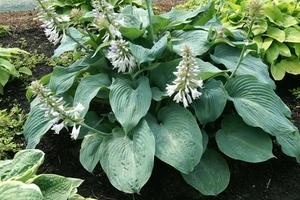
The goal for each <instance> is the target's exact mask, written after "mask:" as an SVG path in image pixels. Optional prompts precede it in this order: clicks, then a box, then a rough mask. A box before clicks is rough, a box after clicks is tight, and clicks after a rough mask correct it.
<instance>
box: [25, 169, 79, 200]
mask: <svg viewBox="0 0 300 200" xmlns="http://www.w3.org/2000/svg"><path fill="white" fill-rule="evenodd" d="M82 182H83V180H81V179H75V178H67V177H63V176H60V175H56V174H41V175H38V176H35V177H34V178H32V179H30V180H28V183H32V184H35V185H37V186H38V187H39V188H40V190H41V192H42V194H43V197H44V199H53V200H54V199H69V197H71V196H72V195H74V192H75V191H76V190H74V189H76V188H77V187H78V186H79V185H80V184H81V183H82Z"/></svg>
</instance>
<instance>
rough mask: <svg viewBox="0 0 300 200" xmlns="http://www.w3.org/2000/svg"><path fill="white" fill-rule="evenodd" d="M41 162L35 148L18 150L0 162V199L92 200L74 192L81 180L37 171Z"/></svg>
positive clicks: (42, 156)
mask: <svg viewBox="0 0 300 200" xmlns="http://www.w3.org/2000/svg"><path fill="white" fill-rule="evenodd" d="M43 161H44V153H43V152H42V151H40V150H38V149H27V150H22V151H19V152H18V153H16V154H15V156H14V159H12V160H1V161H0V199H2V200H11V199H28V200H29V199H30V200H44V199H47V200H57V199H60V200H85V199H86V200H92V199H91V198H83V197H81V196H80V195H78V194H76V193H77V187H78V186H79V185H80V184H81V183H82V182H83V180H81V179H76V178H67V177H63V176H60V175H56V174H39V175H37V174H36V171H37V170H38V168H39V167H40V165H41V164H42V163H43Z"/></svg>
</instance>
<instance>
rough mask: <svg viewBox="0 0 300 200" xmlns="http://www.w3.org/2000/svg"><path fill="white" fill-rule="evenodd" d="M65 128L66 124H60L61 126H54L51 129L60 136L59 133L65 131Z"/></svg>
mask: <svg viewBox="0 0 300 200" xmlns="http://www.w3.org/2000/svg"><path fill="white" fill-rule="evenodd" d="M64 127H65V124H64V122H62V123H60V124H54V125H53V126H52V128H51V130H53V131H54V132H55V134H59V132H60V131H61V129H63V128H64Z"/></svg>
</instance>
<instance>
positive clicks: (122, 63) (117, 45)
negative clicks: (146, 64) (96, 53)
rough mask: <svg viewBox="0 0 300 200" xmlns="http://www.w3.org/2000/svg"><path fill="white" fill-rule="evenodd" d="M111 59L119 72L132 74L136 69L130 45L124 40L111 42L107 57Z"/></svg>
mask: <svg viewBox="0 0 300 200" xmlns="http://www.w3.org/2000/svg"><path fill="white" fill-rule="evenodd" d="M106 57H107V58H108V59H110V61H111V63H112V65H113V66H114V69H115V68H117V69H118V72H125V71H126V70H128V72H132V71H133V69H134V68H135V67H136V62H135V59H134V57H133V56H132V55H131V53H130V50H129V43H128V41H125V40H123V39H120V40H112V41H110V47H109V51H108V53H107V55H106Z"/></svg>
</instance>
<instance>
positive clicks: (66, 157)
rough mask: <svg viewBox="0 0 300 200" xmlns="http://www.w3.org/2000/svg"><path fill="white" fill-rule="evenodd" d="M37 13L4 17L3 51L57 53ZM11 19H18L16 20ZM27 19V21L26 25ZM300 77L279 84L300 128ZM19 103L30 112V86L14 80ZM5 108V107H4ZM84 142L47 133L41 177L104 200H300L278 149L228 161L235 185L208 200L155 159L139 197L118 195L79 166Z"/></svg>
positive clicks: (294, 167)
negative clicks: (60, 179) (257, 158)
mask: <svg viewBox="0 0 300 200" xmlns="http://www.w3.org/2000/svg"><path fill="white" fill-rule="evenodd" d="M34 13H35V12H19V13H6V14H2V13H1V14H0V24H2V25H3V24H7V25H9V26H10V27H11V28H12V31H11V36H9V37H4V38H0V43H1V45H2V46H8V45H9V46H10V47H21V42H20V38H25V41H26V42H27V44H29V45H27V46H26V47H25V49H24V50H26V51H29V52H33V50H34V49H37V50H38V51H39V53H45V54H46V55H47V56H51V53H52V52H53V50H54V47H53V46H52V44H50V43H49V42H48V41H47V39H46V38H45V36H44V33H43V30H42V29H40V28H39V27H38V23H37V22H35V21H34V20H32V19H33V16H34ZM11 19H17V21H15V20H11ZM22 19H23V21H22ZM51 70H52V68H50V67H49V66H47V65H46V64H45V63H41V64H39V65H38V66H36V68H35V69H34V70H33V71H34V73H33V79H35V78H36V79H37V78H40V77H41V76H43V75H45V74H47V73H49V72H51ZM299 83H300V77H297V76H291V75H289V76H286V77H285V79H284V80H283V81H281V82H278V83H277V85H278V89H277V92H278V94H279V96H280V97H281V98H282V99H283V100H284V102H285V103H286V104H287V105H288V106H289V107H290V109H291V110H292V113H293V119H294V121H295V125H296V126H297V127H298V128H300V109H299V108H296V105H300V100H296V99H295V98H294V97H293V96H292V95H291V93H290V92H289V89H292V88H295V87H300V84H299ZM6 96H10V97H11V100H13V99H17V100H18V101H19V102H20V103H21V104H22V107H23V108H24V109H25V110H28V105H29V104H28V102H27V100H26V98H25V87H24V84H23V83H22V82H21V81H18V80H15V81H12V82H11V83H10V84H8V85H7V86H6V87H5V97H6ZM5 106H6V105H4V104H3V105H0V108H1V109H2V108H4V107H5ZM80 144H81V141H71V140H70V136H69V135H68V133H64V134H60V135H54V134H51V133H48V134H46V135H45V136H44V137H43V138H42V140H41V143H40V144H39V145H38V148H39V149H41V150H43V151H44V152H45V153H46V158H45V162H44V164H43V165H42V167H41V168H40V170H39V172H38V173H56V174H60V175H64V176H68V177H75V178H81V179H84V180H85V181H84V183H83V184H82V185H81V186H80V187H79V194H81V195H83V196H85V197H94V198H98V199H103V200H111V199H116V200H123V199H124V200H125V199H137V200H172V199H182V200H185V199H189V200H196V199H199V200H200V199H201V200H202V199H204V200H207V199H215V200H238V199H243V200H244V199H245V200H247V199H249V200H252V199H259V200H265V199H270V200H300V195H299V191H300V165H299V164H298V163H297V162H296V161H295V160H294V159H293V158H291V157H288V156H286V155H284V154H283V153H281V151H280V149H279V147H276V146H275V147H274V152H273V153H274V155H275V156H276V157H277V158H276V159H275V158H274V159H271V160H269V161H267V162H263V163H258V164H250V163H244V162H240V161H235V160H230V159H228V164H229V167H230V170H231V180H230V184H229V186H228V188H227V189H226V190H225V191H224V192H223V193H221V194H220V195H218V196H217V197H204V196H202V195H201V194H200V193H199V192H197V191H196V190H195V189H193V188H192V187H191V186H189V185H187V184H186V183H185V181H184V180H183V178H182V177H181V175H180V173H179V172H177V171H176V170H175V169H173V168H172V167H170V166H168V165H167V164H164V163H162V162H161V161H159V160H155V166H154V170H153V173H152V176H151V178H150V180H149V181H148V182H147V184H146V185H145V186H144V187H143V188H142V190H141V193H140V194H139V195H137V194H136V195H134V196H133V195H130V194H124V193H122V192H120V191H118V190H116V189H115V188H114V187H113V186H112V185H111V184H110V183H109V181H108V179H107V177H106V175H105V173H104V172H103V171H102V169H101V167H100V165H98V166H97V167H96V170H95V171H94V173H93V174H90V173H88V172H87V171H86V170H85V169H84V168H83V167H82V166H81V164H80V163H79V149H80Z"/></svg>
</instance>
